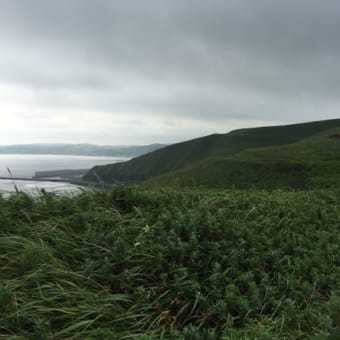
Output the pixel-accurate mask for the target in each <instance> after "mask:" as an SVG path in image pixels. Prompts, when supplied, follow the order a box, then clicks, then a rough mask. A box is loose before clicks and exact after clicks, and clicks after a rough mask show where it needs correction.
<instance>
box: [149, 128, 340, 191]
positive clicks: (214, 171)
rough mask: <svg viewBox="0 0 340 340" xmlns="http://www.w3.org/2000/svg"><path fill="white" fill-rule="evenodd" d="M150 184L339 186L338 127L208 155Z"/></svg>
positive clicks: (299, 187)
mask: <svg viewBox="0 0 340 340" xmlns="http://www.w3.org/2000/svg"><path fill="white" fill-rule="evenodd" d="M147 184H148V185H151V186H179V187H182V186H210V187H214V186H223V187H237V188H248V187H256V188H264V189H274V188H284V189H288V188H294V189H306V188H309V187H313V188H315V187H317V188H325V187H334V186H340V127H337V128H333V129H329V130H326V131H323V132H321V133H319V134H316V135H313V136H312V137H308V138H306V139H303V140H301V141H299V142H295V143H291V144H287V145H281V146H271V147H263V148H254V149H247V150H244V151H241V152H239V153H237V154H235V155H234V156H233V157H229V158H209V159H206V160H204V161H202V162H198V163H195V164H193V165H191V166H188V167H185V168H182V169H180V170H177V171H174V172H171V173H168V174H164V175H163V176H159V177H156V178H154V179H151V180H149V181H148V182H147Z"/></svg>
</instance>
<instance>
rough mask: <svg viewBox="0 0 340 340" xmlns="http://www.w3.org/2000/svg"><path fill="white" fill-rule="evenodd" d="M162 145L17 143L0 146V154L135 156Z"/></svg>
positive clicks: (162, 145)
mask: <svg viewBox="0 0 340 340" xmlns="http://www.w3.org/2000/svg"><path fill="white" fill-rule="evenodd" d="M164 146H165V145H164V144H150V145H123V146H120V145H119V146H115V145H95V144H18V145H6V146H0V154H34V155H35V154H37V155H39V154H49V155H78V156H113V157H137V156H140V155H143V154H145V153H149V152H152V151H154V150H157V149H160V148H163V147H164Z"/></svg>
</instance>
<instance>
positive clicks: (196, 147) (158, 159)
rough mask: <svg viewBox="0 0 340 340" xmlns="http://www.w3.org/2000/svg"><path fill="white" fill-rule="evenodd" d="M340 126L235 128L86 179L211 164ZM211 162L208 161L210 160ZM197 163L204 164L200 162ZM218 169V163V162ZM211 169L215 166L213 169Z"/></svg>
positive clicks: (145, 175) (143, 175)
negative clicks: (248, 151)
mask: <svg viewBox="0 0 340 340" xmlns="http://www.w3.org/2000/svg"><path fill="white" fill-rule="evenodd" d="M336 126H340V119H335V120H325V121H317V122H309V123H302V124H293V125H286V126H273V127H260V128H249V129H240V130H235V131H232V132H230V133H227V134H214V135H210V136H206V137H201V138H197V139H194V140H190V141H186V142H182V143H178V144H174V145H171V146H168V147H165V148H163V149H160V150H157V151H154V152H151V153H149V154H146V155H143V156H140V157H137V158H134V159H132V160H130V161H128V162H123V163H118V164H112V165H107V166H97V167H95V168H93V169H92V170H91V171H90V172H89V173H88V174H87V175H86V176H85V177H84V179H85V180H87V181H98V180H101V181H104V182H108V183H114V182H116V181H144V180H147V179H149V178H151V177H156V176H160V175H163V174H165V173H168V172H171V171H175V170H179V169H183V168H185V167H188V166H193V164H195V163H197V162H202V161H204V162H203V164H209V162H210V160H209V161H208V159H209V158H214V159H215V161H216V159H224V158H226V157H231V156H234V155H235V154H237V153H239V152H241V151H243V150H246V149H249V148H258V147H267V146H274V145H275V146H279V145H284V144H289V143H294V142H297V141H299V140H302V139H305V138H308V137H311V136H313V135H315V134H318V133H320V132H322V131H326V130H329V129H331V128H334V127H336ZM206 162H208V163H206ZM197 166H200V163H198V165H197ZM214 169H215V166H214ZM209 171H211V170H209Z"/></svg>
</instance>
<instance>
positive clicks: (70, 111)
mask: <svg viewBox="0 0 340 340" xmlns="http://www.w3.org/2000/svg"><path fill="white" fill-rule="evenodd" d="M339 13H340V3H339V2H336V1H333V0H325V1H322V2H320V1H316V0H294V1H293V0H287V1H280V2H273V1H272V0H257V1H256V2H255V1H253V0H233V1H222V0H213V1H209V2H208V1H203V0H186V1H179V0H148V1H146V2H141V1H138V0H134V1H133V0H127V1H124V2H120V1H107V0H106V1H105V0H96V1H90V0H67V1H66V0H58V1H55V0H31V1H25V0H2V1H1V3H0V46H1V54H0V89H1V88H2V89H5V90H6V89H7V90H8V91H9V92H10V93H11V96H12V97H13V100H12V104H11V102H10V100H9V99H8V100H7V101H8V103H7V104H6V106H5V107H4V108H2V107H1V108H0V109H1V111H2V115H7V117H9V115H14V113H15V115H16V120H18V121H20V117H24V116H26V117H27V116H31V117H32V120H34V119H35V117H38V116H39V115H40V117H41V115H43V116H44V117H45V120H44V122H43V121H42V120H41V118H39V117H38V118H36V120H38V121H40V122H41V125H40V128H46V129H53V126H50V125H48V121H49V119H48V117H49V116H53V115H54V116H55V115H59V116H60V117H65V119H64V121H65V122H67V123H65V124H66V126H67V129H66V128H65V129H66V130H68V131H70V132H69V134H67V133H66V132H63V131H62V130H58V131H56V134H55V136H54V139H55V140H58V138H59V139H60V141H63V139H65V138H67V139H68V140H69V141H72V136H73V137H74V138H75V139H74V141H91V142H97V143H101V142H105V143H116V142H122V143H129V142H131V143H139V142H140V143H142V142H143V143H144V142H152V141H165V142H166V141H171V142H173V141H176V140H182V139H186V138H191V137H193V136H199V135H200V134H202V133H213V132H217V131H218V132H223V131H228V130H230V129H232V128H234V127H242V126H248V125H260V124H272V123H287V122H294V121H305V120H314V119H324V118H334V117H337V116H338V111H339V109H340V100H339V98H338V93H339V90H340V44H339V42H338V39H339V38H338V37H339V34H340V20H338V19H339ZM28 92H29V94H28ZM23 93H24V94H25V95H23ZM11 96H10V98H12V97H11ZM1 99H2V100H3V98H2V97H1ZM18 102H19V104H20V105H19V104H18ZM16 105H19V106H20V107H17V106H16ZM4 110H5V111H4ZM13 112H14V113H13ZM91 114H92V116H93V117H95V118H97V120H98V121H102V126H100V124H99V125H98V124H97V125H96V128H97V129H98V132H93V131H90V128H91V126H86V125H84V126H83V127H82V128H81V129H79V128H78V127H77V125H78V124H79V120H80V119H81V116H82V115H83V116H90V115H91ZM20 115H21V116H20ZM33 118H34V119H33ZM66 118H67V119H66ZM12 121H14V120H13V119H12ZM111 121H114V122H115V121H117V122H119V123H117V124H118V125H117V126H119V129H120V131H119V135H120V137H119V138H116V136H117V135H118V133H116V134H115V133H114V132H111V130H109V129H108V127H110V129H112V128H113V129H114V127H115V125H114V123H112V124H111V123H110V122H111ZM8 122H10V119H9V118H8ZM134 124H139V127H137V128H133V125H134ZM34 129H36V128H35V127H34V126H33V125H32V126H29V125H27V138H32V136H33V137H35V139H36V140H39V141H42V138H44V139H46V135H43V134H41V133H40V134H39V132H38V131H37V130H36V131H35V130H34ZM65 129H64V130H65ZM131 129H132V130H136V131H137V132H135V133H134V134H132V135H131V133H129V131H131ZM141 129H143V130H141ZM28 130H29V131H28ZM66 130H65V131H66ZM72 131H73V132H72ZM124 131H126V132H125V133H124ZM157 131H158V132H157ZM0 132H1V131H0ZM58 133H59V135H58ZM110 133H112V135H111V136H112V137H110ZM58 136H59V137H58ZM124 136H125V137H124ZM147 136H149V139H148V137H147ZM88 139H91V140H88ZM155 139H157V140H155ZM27 142H28V140H27ZM0 143H6V141H5V140H2V139H1V140H0Z"/></svg>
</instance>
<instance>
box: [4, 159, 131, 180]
mask: <svg viewBox="0 0 340 340" xmlns="http://www.w3.org/2000/svg"><path fill="white" fill-rule="evenodd" d="M128 159H129V158H128V157H92V156H68V155H0V177H9V174H8V171H7V168H9V169H10V170H11V173H12V175H13V176H14V177H32V176H34V175H35V172H36V171H47V170H64V169H67V170H70V169H90V168H92V167H93V166H95V165H104V164H111V163H116V162H119V161H125V160H128Z"/></svg>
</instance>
